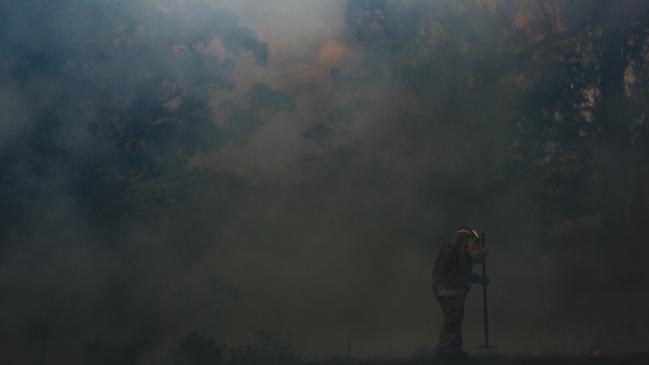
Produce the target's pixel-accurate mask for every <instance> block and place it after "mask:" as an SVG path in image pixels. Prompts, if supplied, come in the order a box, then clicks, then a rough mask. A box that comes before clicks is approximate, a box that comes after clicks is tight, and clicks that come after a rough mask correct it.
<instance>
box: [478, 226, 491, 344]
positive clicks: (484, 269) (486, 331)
mask: <svg viewBox="0 0 649 365" xmlns="http://www.w3.org/2000/svg"><path fill="white" fill-rule="evenodd" d="M480 243H481V246H482V247H483V248H484V247H485V246H486V245H487V241H486V240H485V234H484V233H483V234H482V235H481V237H480ZM482 275H484V276H487V260H486V259H485V260H484V261H483V262H482ZM482 308H483V317H484V344H485V347H489V311H488V310H487V286H486V285H483V286H482Z"/></svg>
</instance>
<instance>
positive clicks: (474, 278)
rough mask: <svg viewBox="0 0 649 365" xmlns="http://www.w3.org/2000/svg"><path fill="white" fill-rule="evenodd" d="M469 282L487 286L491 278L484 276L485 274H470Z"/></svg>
mask: <svg viewBox="0 0 649 365" xmlns="http://www.w3.org/2000/svg"><path fill="white" fill-rule="evenodd" d="M471 282H473V283H476V284H479V285H484V286H488V285H489V283H490V282H491V279H489V277H488V276H486V275H476V274H472V275H471Z"/></svg>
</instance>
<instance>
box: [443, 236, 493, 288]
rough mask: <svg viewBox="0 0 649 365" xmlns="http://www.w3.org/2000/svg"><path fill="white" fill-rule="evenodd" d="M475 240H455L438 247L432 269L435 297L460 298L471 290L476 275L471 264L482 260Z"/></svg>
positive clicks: (482, 257)
mask: <svg viewBox="0 0 649 365" xmlns="http://www.w3.org/2000/svg"><path fill="white" fill-rule="evenodd" d="M480 252H481V248H480V246H478V244H477V243H476V241H475V240H468V239H461V238H456V239H455V240H452V241H449V242H448V243H446V244H443V245H442V247H440V249H439V252H438V254H437V259H436V260H435V266H434V268H433V292H434V293H435V296H436V297H450V296H462V295H466V293H467V292H468V291H469V289H470V288H471V283H472V282H474V279H475V277H476V275H473V273H472V271H473V264H474V263H479V262H482V261H483V260H484V256H482V255H480Z"/></svg>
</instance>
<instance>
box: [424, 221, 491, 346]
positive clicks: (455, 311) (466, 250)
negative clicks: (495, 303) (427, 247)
mask: <svg viewBox="0 0 649 365" xmlns="http://www.w3.org/2000/svg"><path fill="white" fill-rule="evenodd" d="M478 239H479V235H478V233H477V232H476V231H475V230H473V229H471V228H470V227H467V226H460V227H459V228H457V230H456V231H455V237H454V238H453V240H451V241H449V242H448V243H446V244H444V245H442V247H441V248H440V250H439V253H438V254H437V259H436V260H435V266H434V268H433V292H434V294H435V297H436V298H437V301H438V302H439V305H440V307H441V309H442V317H443V320H444V322H443V324H442V328H441V330H440V334H439V342H438V345H437V347H436V348H435V352H436V354H437V356H438V357H439V358H440V359H456V358H460V359H461V358H466V357H467V353H466V352H465V351H463V350H462V320H463V319H464V301H465V299H466V295H467V293H468V292H469V289H470V288H471V284H473V283H476V284H480V285H489V277H487V276H482V275H476V274H473V271H472V268H473V264H474V263H480V262H483V261H484V259H485V258H486V257H487V249H486V248H481V247H480V246H479V244H478Z"/></svg>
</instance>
